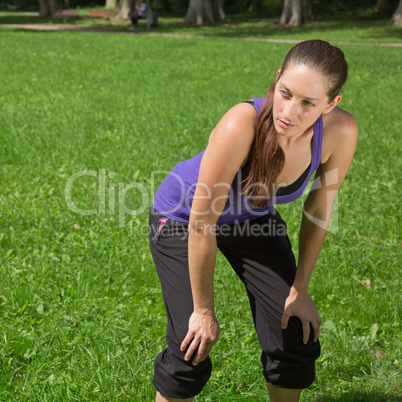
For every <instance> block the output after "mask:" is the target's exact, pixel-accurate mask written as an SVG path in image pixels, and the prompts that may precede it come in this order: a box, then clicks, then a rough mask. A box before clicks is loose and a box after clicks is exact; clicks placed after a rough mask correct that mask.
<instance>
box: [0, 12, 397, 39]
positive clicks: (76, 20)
mask: <svg viewBox="0 0 402 402" xmlns="http://www.w3.org/2000/svg"><path fill="white" fill-rule="evenodd" d="M0 24H23V25H30V24H32V25H40V24H43V25H49V26H52V25H54V24H57V25H58V26H61V28H60V29H66V30H68V29H74V30H80V31H90V30H96V31H98V32H99V31H102V30H104V31H105V32H111V31H112V32H130V30H129V29H130V26H131V24H130V22H129V21H116V20H111V21H109V20H105V19H89V18H88V17H87V16H85V15H81V16H78V17H71V18H68V20H67V24H65V27H64V28H63V25H64V24H63V19H62V18H40V17H38V16H25V15H17V14H5V13H4V14H3V13H0ZM135 32H138V33H145V32H157V33H161V34H163V33H166V34H177V35H181V34H182V35H196V36H207V37H238V38H244V37H256V38H284V39H286V38H287V39H290V38H294V39H298V38H300V39H305V38H307V37H308V38H312V37H320V38H322V39H327V40H340V41H342V40H345V41H369V42H371V41H372V42H381V41H384V40H385V41H395V42H402V35H401V28H400V27H397V26H393V25H389V23H388V20H367V19H365V20H364V19H360V20H344V21H339V20H322V21H313V22H311V23H308V24H306V25H303V26H300V27H285V26H282V25H280V24H279V23H278V22H277V21H276V20H274V19H270V20H267V19H261V20H256V19H252V20H251V19H247V18H238V17H236V18H232V19H231V20H229V21H228V22H226V23H221V24H215V25H203V26H201V27H198V26H193V25H185V24H184V23H183V18H180V17H171V16H162V17H160V19H159V27H158V28H152V29H151V31H149V30H148V29H147V28H146V23H145V21H140V22H139V26H138V28H137V29H136V30H135Z"/></svg>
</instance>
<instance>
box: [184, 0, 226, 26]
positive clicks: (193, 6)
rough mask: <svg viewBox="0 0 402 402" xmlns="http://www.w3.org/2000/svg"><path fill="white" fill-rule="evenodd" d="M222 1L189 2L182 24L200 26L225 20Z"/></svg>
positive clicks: (192, 0)
mask: <svg viewBox="0 0 402 402" xmlns="http://www.w3.org/2000/svg"><path fill="white" fill-rule="evenodd" d="M222 3H223V1H222V0H190V3H189V5H188V10H187V14H186V18H185V19H184V22H185V23H186V24H197V25H202V24H203V23H204V22H207V23H208V22H209V23H214V22H217V21H222V20H225V18H226V16H225V13H224V11H223V8H222Z"/></svg>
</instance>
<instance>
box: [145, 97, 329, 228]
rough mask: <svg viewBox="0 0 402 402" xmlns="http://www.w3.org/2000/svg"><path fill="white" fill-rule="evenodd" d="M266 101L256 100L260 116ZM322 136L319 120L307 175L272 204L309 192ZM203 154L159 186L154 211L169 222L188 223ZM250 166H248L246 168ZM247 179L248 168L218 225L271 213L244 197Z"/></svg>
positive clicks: (235, 185) (232, 190)
mask: <svg viewBox="0 0 402 402" xmlns="http://www.w3.org/2000/svg"><path fill="white" fill-rule="evenodd" d="M264 99H265V98H253V101H254V104H255V108H256V110H257V115H258V114H259V112H260V110H261V107H262V104H263V103H264ZM322 135H323V122H322V117H321V116H320V117H319V118H318V119H317V121H316V122H315V123H314V134H313V149H312V158H311V164H310V167H309V168H308V169H309V170H308V174H307V176H306V178H305V180H304V181H303V183H302V184H301V186H299V187H298V188H297V190H296V191H294V192H292V193H290V194H285V195H277V196H275V198H274V200H273V204H274V205H276V204H286V203H288V202H291V201H294V200H296V199H297V198H299V197H300V196H301V195H302V194H303V191H304V190H305V189H306V187H307V184H308V181H309V179H310V177H311V176H312V175H313V173H314V172H315V171H316V170H317V169H318V166H319V165H320V160H321V148H322ZM204 152H205V150H204V151H202V152H200V153H199V154H198V155H195V156H194V157H193V158H191V159H188V160H185V161H182V162H179V163H178V164H177V165H176V166H175V167H174V168H173V170H172V171H171V172H170V173H169V175H168V176H167V177H166V178H165V179H164V180H163V182H162V183H161V185H160V186H159V188H158V190H157V192H156V193H155V197H154V200H153V207H154V208H155V209H156V210H157V211H159V212H160V213H161V214H163V215H165V216H166V217H168V218H171V219H174V220H177V221H180V222H188V221H189V218H190V210H191V205H192V201H193V197H194V192H195V188H196V186H197V182H198V173H199V168H200V164H201V159H202V157H203V155H204ZM246 166H247V165H246ZM246 177H247V171H246V168H245V167H243V168H240V169H239V170H238V172H237V174H236V176H235V178H234V180H233V183H232V186H231V188H230V191H229V194H228V199H227V201H226V204H225V208H224V209H223V211H222V214H221V215H220V217H219V219H218V222H217V224H219V225H220V224H233V223H235V222H244V221H247V220H251V219H255V218H257V217H259V216H261V215H265V214H267V213H269V212H270V211H271V209H272V205H269V206H268V207H267V208H256V207H254V206H252V205H251V204H250V203H249V201H248V200H247V197H246V196H245V195H241V194H240V193H241V182H242V181H243V180H244V179H245V178H246Z"/></svg>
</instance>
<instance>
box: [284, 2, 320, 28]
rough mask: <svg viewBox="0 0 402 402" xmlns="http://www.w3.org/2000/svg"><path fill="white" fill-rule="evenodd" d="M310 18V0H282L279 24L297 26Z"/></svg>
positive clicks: (311, 13) (311, 10) (311, 12)
mask: <svg viewBox="0 0 402 402" xmlns="http://www.w3.org/2000/svg"><path fill="white" fill-rule="evenodd" d="M312 19H313V9H312V6H311V0H284V3H283V10H282V15H281V19H280V21H279V23H280V24H282V25H292V26H297V25H302V24H304V23H305V22H306V21H311V20H312Z"/></svg>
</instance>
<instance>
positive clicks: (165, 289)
mask: <svg viewBox="0 0 402 402" xmlns="http://www.w3.org/2000/svg"><path fill="white" fill-rule="evenodd" d="M162 218H163V215H161V214H160V213H159V212H157V211H154V210H153V211H151V214H150V221H149V228H150V234H149V237H150V247H151V253H152V257H153V260H154V263H155V267H156V270H157V273H158V277H159V280H160V282H161V286H162V294H163V301H164V304H165V310H166V315H167V321H168V322H167V330H166V342H167V348H165V349H164V350H163V351H162V352H161V353H159V355H158V356H157V357H156V359H155V372H154V378H153V384H154V386H155V388H156V390H157V391H158V395H157V398H159V399H157V400H161V401H164V400H168V401H169V400H172V401H174V400H176V399H174V398H177V399H179V400H180V399H182V400H183V399H184V400H190V401H191V400H192V398H193V397H194V396H195V395H197V394H198V393H200V392H201V390H202V388H203V387H204V385H205V384H206V382H207V381H208V379H209V377H210V375H211V370H212V364H211V361H210V359H209V358H207V359H205V360H204V361H203V362H201V363H199V364H197V366H193V365H192V363H191V361H189V362H188V361H185V360H184V355H185V352H182V351H181V350H180V345H181V342H182V341H183V339H184V337H185V336H186V334H187V331H188V321H189V318H190V315H191V314H192V312H193V298H192V293H191V285H190V278H189V270H188V245H187V240H188V239H187V230H188V228H187V224H185V223H181V222H177V221H174V220H172V219H169V220H168V221H166V222H165V224H164V225H163V227H160V225H159V223H160V221H161V219H162ZM159 230H160V231H159ZM160 398H165V399H160ZM168 398H173V399H168ZM186 398H187V399H186Z"/></svg>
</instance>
